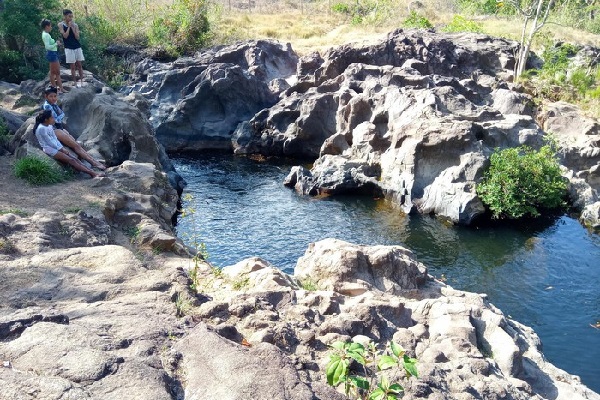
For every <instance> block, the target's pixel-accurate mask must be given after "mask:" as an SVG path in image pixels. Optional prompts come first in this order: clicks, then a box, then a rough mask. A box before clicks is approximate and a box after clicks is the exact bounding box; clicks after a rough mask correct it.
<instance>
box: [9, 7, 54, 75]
mask: <svg viewBox="0 0 600 400" xmlns="http://www.w3.org/2000/svg"><path fill="white" fill-rule="evenodd" d="M59 15H60V7H59V3H58V0H4V1H3V2H2V4H1V7H0V79H4V80H7V81H9V82H15V83H19V82H20V81H21V80H23V79H27V78H40V77H42V76H44V75H45V73H46V68H43V70H44V72H41V71H40V70H41V69H42V68H41V67H42V66H43V65H45V62H44V58H43V54H44V46H43V44H42V37H41V32H42V31H41V28H40V22H41V20H42V19H43V18H48V19H49V20H50V21H53V23H54V24H56V20H57V16H59ZM55 35H58V32H55Z"/></svg>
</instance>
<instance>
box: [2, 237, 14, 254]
mask: <svg viewBox="0 0 600 400" xmlns="http://www.w3.org/2000/svg"><path fill="white" fill-rule="evenodd" d="M16 252H17V248H16V247H15V245H14V244H13V242H11V241H10V240H8V239H0V254H14V253H16Z"/></svg>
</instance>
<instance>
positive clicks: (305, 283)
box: [298, 278, 319, 292]
mask: <svg viewBox="0 0 600 400" xmlns="http://www.w3.org/2000/svg"><path fill="white" fill-rule="evenodd" d="M298 284H299V285H300V287H301V288H302V289H304V290H306V291H309V292H315V291H317V290H319V287H318V286H317V283H316V282H315V281H313V280H312V279H310V278H306V279H302V280H298Z"/></svg>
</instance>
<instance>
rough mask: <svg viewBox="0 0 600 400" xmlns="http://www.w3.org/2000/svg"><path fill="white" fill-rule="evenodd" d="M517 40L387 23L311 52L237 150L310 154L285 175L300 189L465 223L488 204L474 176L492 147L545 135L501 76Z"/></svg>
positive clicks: (247, 128)
mask: <svg viewBox="0 0 600 400" xmlns="http://www.w3.org/2000/svg"><path fill="white" fill-rule="evenodd" d="M514 46H515V44H514V43H512V42H508V41H504V40H497V39H491V38H489V37H486V36H483V35H455V36H449V35H440V34H435V33H431V32H403V31H396V32H393V33H391V34H390V35H389V36H388V37H387V39H385V40H384V41H382V42H381V43H380V44H378V45H374V46H364V47H351V46H342V47H340V48H337V49H333V50H331V51H329V52H328V53H326V54H325V55H324V57H323V59H321V60H315V57H310V58H309V59H308V60H307V61H306V63H307V65H306V66H305V65H303V64H302V61H301V62H300V67H299V70H300V71H303V72H305V75H299V76H298V83H297V84H296V85H294V86H292V87H291V88H289V89H288V90H286V92H285V96H283V97H282V99H281V100H280V101H279V103H277V104H276V105H275V106H273V107H271V108H270V109H268V110H263V111H261V112H260V113H258V114H256V115H255V116H254V117H253V118H252V119H251V120H250V121H249V122H247V123H244V124H240V126H239V127H238V129H237V130H236V133H235V135H234V138H233V143H234V149H235V151H236V152H237V153H262V154H267V155H283V156H293V157H308V158H316V159H317V160H316V161H315V163H314V165H313V167H312V169H311V170H310V171H308V170H306V169H303V168H301V167H299V168H295V169H293V170H292V171H291V173H290V175H289V176H288V178H287V179H286V182H285V184H286V185H288V186H291V187H294V188H295V189H296V190H297V191H298V192H300V193H303V194H310V195H315V194H342V193H349V192H351V193H367V194H372V195H374V196H381V195H385V196H387V197H390V198H392V199H394V200H395V201H397V202H398V203H400V204H401V205H402V208H403V210H404V211H405V212H407V213H410V212H414V211H416V212H420V213H424V214H429V213H434V214H437V215H439V216H442V217H445V218H448V219H450V220H452V221H454V222H458V223H461V224H470V223H471V222H472V221H473V220H474V219H476V218H477V217H478V216H480V215H481V214H483V213H484V212H485V209H484V207H483V205H482V203H481V201H480V200H479V198H478V196H477V194H476V192H475V184H476V183H477V182H478V181H479V180H480V179H481V177H482V174H483V171H484V169H485V168H486V167H487V164H488V159H489V155H490V154H491V153H492V151H493V150H494V149H495V148H497V147H500V148H503V147H512V146H518V145H521V144H527V145H530V146H532V147H538V146H539V145H540V144H541V143H542V137H543V132H542V130H541V129H540V128H539V127H538V126H537V124H536V123H535V121H534V120H533V118H532V116H531V115H532V114H533V111H532V109H531V106H530V99H529V98H528V96H526V95H524V94H522V93H518V92H516V91H514V90H511V88H510V86H509V85H508V84H507V83H506V82H504V81H503V78H505V77H506V76H507V75H508V74H509V73H510V69H511V68H512V66H513V65H514V57H513V50H514ZM308 65H310V67H309V66H308Z"/></svg>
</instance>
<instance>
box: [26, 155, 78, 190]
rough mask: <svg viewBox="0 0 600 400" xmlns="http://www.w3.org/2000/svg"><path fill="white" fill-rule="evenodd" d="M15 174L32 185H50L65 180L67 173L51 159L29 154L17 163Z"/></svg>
mask: <svg viewBox="0 0 600 400" xmlns="http://www.w3.org/2000/svg"><path fill="white" fill-rule="evenodd" d="M14 172H15V176H16V177H17V178H21V179H24V180H26V181H27V182H29V183H31V184H32V185H36V186H41V185H50V184H53V183H59V182H63V181H64V180H65V179H66V177H67V174H66V173H65V171H63V170H62V169H61V168H60V167H58V166H57V165H56V164H53V163H51V162H50V160H45V159H41V158H38V157H35V156H27V157H23V158H21V159H19V160H18V161H17V162H16V163H15V168H14Z"/></svg>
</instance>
